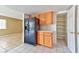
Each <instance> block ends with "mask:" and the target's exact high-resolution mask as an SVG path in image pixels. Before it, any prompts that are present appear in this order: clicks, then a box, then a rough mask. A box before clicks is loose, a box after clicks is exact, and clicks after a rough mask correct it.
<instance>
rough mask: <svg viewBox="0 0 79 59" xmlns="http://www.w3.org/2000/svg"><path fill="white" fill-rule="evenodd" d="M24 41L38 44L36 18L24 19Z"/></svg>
mask: <svg viewBox="0 0 79 59" xmlns="http://www.w3.org/2000/svg"><path fill="white" fill-rule="evenodd" d="M24 28H25V29H24V43H28V44H32V45H36V21H35V18H25V19H24Z"/></svg>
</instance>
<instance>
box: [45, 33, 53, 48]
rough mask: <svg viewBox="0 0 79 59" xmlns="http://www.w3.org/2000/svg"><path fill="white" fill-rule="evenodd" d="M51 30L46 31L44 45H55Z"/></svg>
mask: <svg viewBox="0 0 79 59" xmlns="http://www.w3.org/2000/svg"><path fill="white" fill-rule="evenodd" d="M52 36H53V35H52V33H51V32H44V45H45V46H47V47H49V48H51V47H53V38H52Z"/></svg>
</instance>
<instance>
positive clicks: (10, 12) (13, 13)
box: [0, 5, 23, 19]
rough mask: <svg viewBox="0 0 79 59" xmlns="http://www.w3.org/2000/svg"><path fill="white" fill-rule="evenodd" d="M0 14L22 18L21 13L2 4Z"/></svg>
mask: <svg viewBox="0 0 79 59" xmlns="http://www.w3.org/2000/svg"><path fill="white" fill-rule="evenodd" d="M0 15H3V16H9V17H14V18H17V19H23V14H22V13H20V12H18V11H15V10H13V9H10V8H8V7H6V6H4V5H0Z"/></svg>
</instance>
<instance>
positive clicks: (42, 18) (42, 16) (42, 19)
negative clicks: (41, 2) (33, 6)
mask: <svg viewBox="0 0 79 59" xmlns="http://www.w3.org/2000/svg"><path fill="white" fill-rule="evenodd" d="M44 16H45V15H44V14H40V25H41V24H45V19H44Z"/></svg>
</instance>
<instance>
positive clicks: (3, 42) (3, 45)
mask: <svg viewBox="0 0 79 59" xmlns="http://www.w3.org/2000/svg"><path fill="white" fill-rule="evenodd" d="M21 44H22V34H21V33H14V34H8V35H5V36H0V52H7V51H8V50H11V49H13V48H15V47H16V46H19V45H21Z"/></svg>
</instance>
